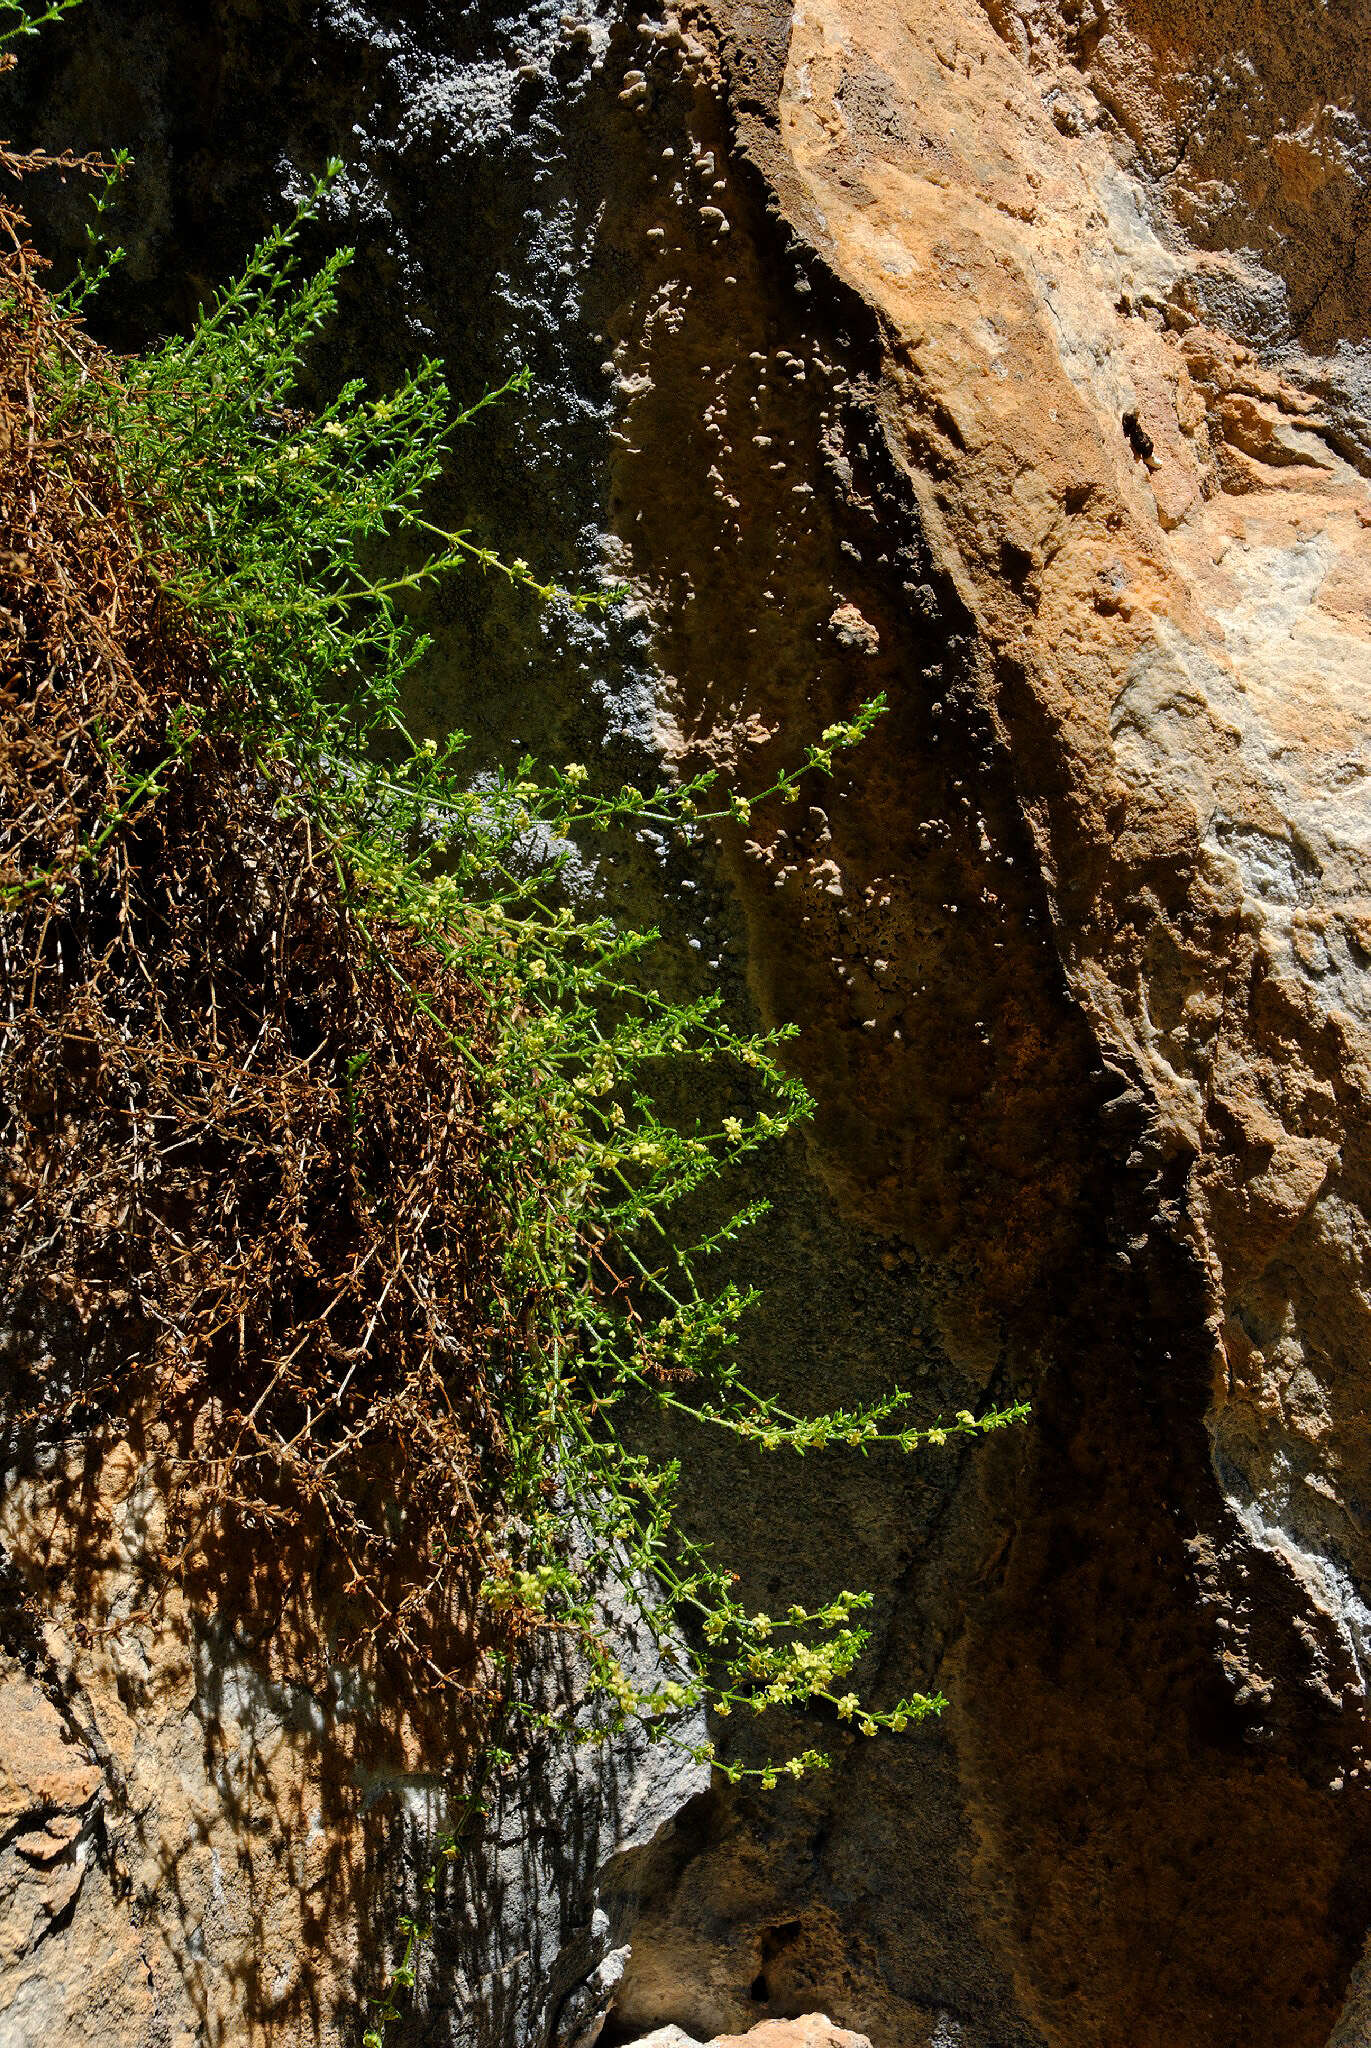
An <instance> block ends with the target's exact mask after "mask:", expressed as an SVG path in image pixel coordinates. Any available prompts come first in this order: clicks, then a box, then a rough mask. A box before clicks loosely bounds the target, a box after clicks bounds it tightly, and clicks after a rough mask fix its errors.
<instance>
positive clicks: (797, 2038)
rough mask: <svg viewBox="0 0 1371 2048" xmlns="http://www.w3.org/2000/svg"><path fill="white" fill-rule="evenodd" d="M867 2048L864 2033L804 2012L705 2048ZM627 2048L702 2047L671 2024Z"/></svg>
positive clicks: (720, 2039) (721, 2037)
mask: <svg viewBox="0 0 1371 2048" xmlns="http://www.w3.org/2000/svg"><path fill="white" fill-rule="evenodd" d="M743 2042H746V2043H748V2044H749V2048H871V2043H870V2042H869V2041H868V2040H867V2038H866V2036H865V2034H850V2033H848V2032H846V2031H845V2029H844V2028H842V2027H835V2026H834V2024H833V2022H832V2020H831V2019H829V2018H828V2016H827V2014H826V2013H821V2012H807V2013H804V2014H802V2015H801V2016H800V2017H799V2018H798V2019H793V2020H763V2021H762V2022H761V2023H760V2025H758V2026H755V2027H749V2028H748V2030H747V2032H746V2033H744V2034H720V2035H716V2037H715V2038H714V2040H713V2041H711V2042H710V2043H709V2044H708V2048H741V2044H742V2043H743ZM629 2048H704V2044H703V2043H701V2042H699V2041H695V2040H693V2039H692V2038H691V2036H690V2035H689V2034H687V2033H684V2032H683V2031H682V2029H681V2028H680V2027H678V2026H675V2025H669V2026H665V2027H654V2029H653V2031H652V2032H651V2033H650V2034H644V2035H643V2037H642V2039H641V2040H638V2041H633V2042H631V2043H630V2044H629Z"/></svg>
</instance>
